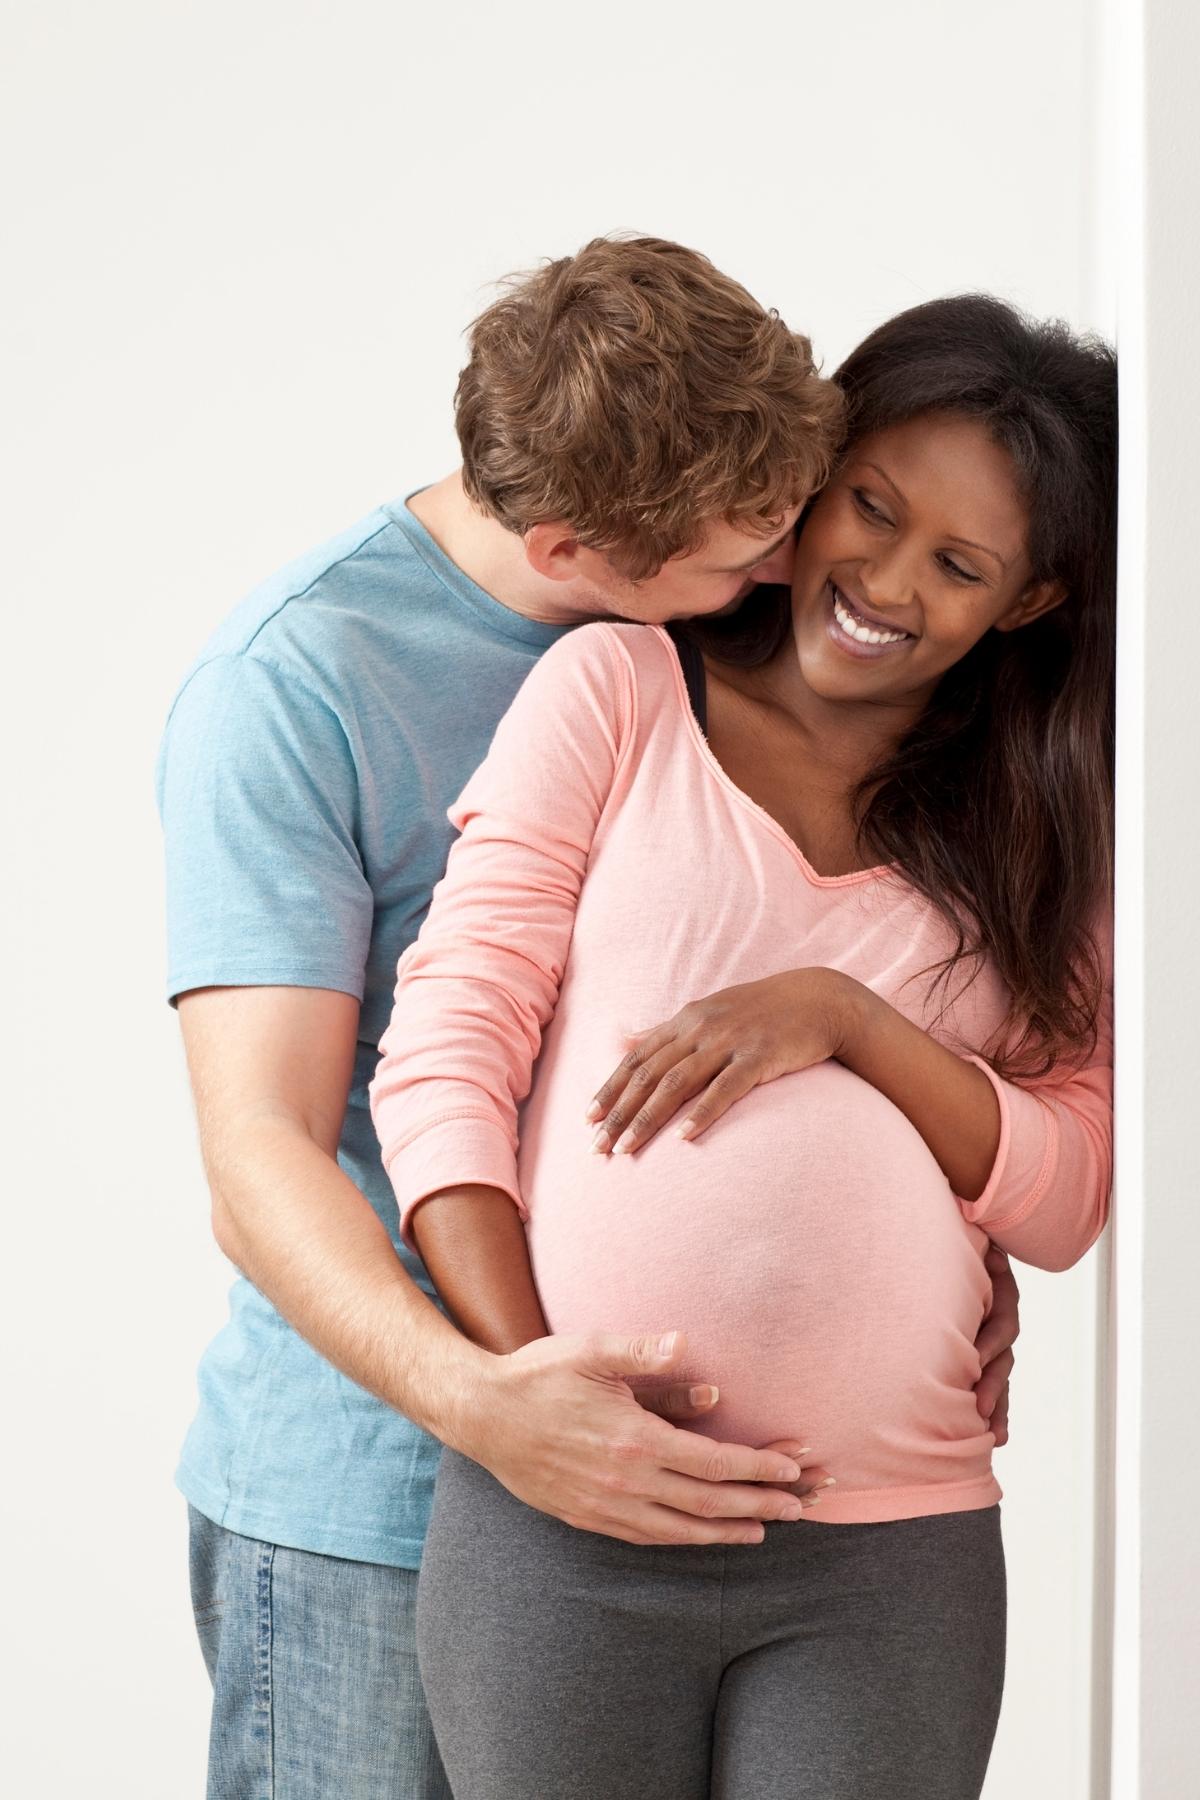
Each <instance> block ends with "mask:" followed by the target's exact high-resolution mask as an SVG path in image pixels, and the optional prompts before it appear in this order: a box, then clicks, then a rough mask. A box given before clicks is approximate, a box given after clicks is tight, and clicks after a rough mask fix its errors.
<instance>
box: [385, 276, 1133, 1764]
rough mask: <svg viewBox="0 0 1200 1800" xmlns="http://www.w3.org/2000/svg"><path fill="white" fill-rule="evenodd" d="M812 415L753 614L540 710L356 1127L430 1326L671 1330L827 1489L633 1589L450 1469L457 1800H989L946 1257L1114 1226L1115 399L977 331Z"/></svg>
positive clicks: (877, 368)
mask: <svg viewBox="0 0 1200 1800" xmlns="http://www.w3.org/2000/svg"><path fill="white" fill-rule="evenodd" d="M836 379H837V380H838V382H839V384H840V386H841V387H842V389H843V390H844V392H845V395H846V400H847V409H848V436H847V442H846V447H845V449H844V451H843V454H842V457H841V459H840V461H839V464H838V466H837V469H836V471H835V474H834V476H833V478H832V480H831V481H830V482H829V484H828V486H827V487H826V488H825V489H824V490H823V491H822V493H821V494H820V495H819V496H818V497H817V499H816V500H815V501H814V502H813V503H812V504H811V506H810V507H809V509H808V512H807V514H806V516H805V518H804V520H803V522H802V527H801V530H800V535H799V539H798V543H797V548H796V555H795V564H794V576H793V582H792V588H791V592H790V595H787V594H784V595H781V596H779V595H776V596H773V595H772V594H771V593H770V592H764V594H763V595H761V596H760V597H759V598H758V599H757V600H756V601H754V602H752V603H751V604H750V607H749V610H747V609H743V611H742V612H741V613H739V614H738V615H737V616H736V617H735V618H734V619H732V620H729V621H725V622H724V623H723V624H722V622H719V621H718V622H715V623H710V625H709V626H708V627H706V628H703V630H702V628H700V627H694V628H689V630H688V631H687V632H686V633H684V632H680V631H676V632H674V633H673V632H669V631H666V630H663V629H660V628H658V627H653V626H637V625H627V624H620V623H613V624H605V623H601V624H595V625H588V626H584V627H582V628H580V629H579V630H577V631H574V632H572V633H570V634H569V635H568V636H567V637H565V638H564V639H562V640H561V641H560V642H559V643H558V644H556V645H555V646H554V647H553V648H552V649H551V650H550V651H549V652H548V653H547V654H546V655H545V656H544V658H543V659H542V661H541V662H540V663H539V665H538V666H537V668H536V669H535V670H534V672H533V673H532V675H531V676H530V677H529V679H528V681H527V683H526V685H525V686H524V688H523V689H522V690H521V692H520V694H519V695H518V697H517V699H516V701H515V702H514V704H513V706H512V708H511V710H510V712H509V713H508V714H507V716H506V718H505V719H504V720H503V721H502V723H501V726H500V729H499V731H498V733H497V736H496V739H495V741H494V744H493V747H492V749H491V751H490V753H489V755H488V758H487V760H486V761H485V763H484V764H483V766H482V767H481V768H480V769H479V770H478V771H477V773H476V774H475V776H474V777H473V778H472V779H471V781H470V782H469V783H468V786H467V788H466V789H465V791H464V793H463V794H462V795H461V797H460V799H459V801H458V802H457V803H456V806H455V808H454V809H453V812H452V815H451V816H452V818H453V820H454V823H455V824H456V825H457V826H458V827H459V828H460V830H461V833H462V835H461V837H460V838H459V840H458V842H457V844H456V845H455V848H454V850H453V852H452V855H451V858H450V863H449V867H448V870H447V874H446V876H445V878H444V880H443V882H442V883H441V885H440V886H439V888H438V890H437V892H436V894H435V897H434V902H433V907H432V910H431V912H430V915H429V918H428V921H427V923H426V925H425V928H424V929H423V931H422V933H421V936H420V939H419V940H418V942H417V943H416V944H414V945H413V946H412V948H411V949H410V950H409V951H408V952H407V953H406V955H405V956H404V958H403V959H402V961H401V965H400V979H399V984H398V987H397V992H396V1010H395V1014H394V1017H393V1020H392V1024H391V1026H390V1028H389V1031H388V1034H387V1036H386V1038H385V1040H384V1052H385V1054H384V1060H383V1063H382V1064H381V1067H380V1071H379V1074H378V1076H377V1079H376V1083H375V1086H374V1090H373V1105H374V1111H375V1116H376V1122H377V1124H378V1127H379V1131H380V1136H381V1140H382V1144H383V1150H384V1158H385V1161H386V1163H387V1165H388V1168H389V1170H390V1173H391V1177H392V1180H393V1183H394V1185H395V1188H396V1192H397V1195H398V1197H399V1201H400V1205H401V1209H402V1217H403V1223H404V1229H405V1231H406V1232H407V1233H408V1234H409V1241H410V1242H414V1243H416V1244H417V1245H418V1247H419V1249H420V1250H421V1252H422V1254H423V1255H424V1256H425V1259H426V1261H427V1263H428V1264H429V1267H430V1270H431V1273H432V1275H433V1277H434V1279H435V1281H436V1283H437V1285H438V1287H439V1290H440V1291H441V1293H442V1295H443V1297H444V1299H445V1301H446V1303H447V1305H448V1307H449V1309H450V1310H451V1312H452V1313H454V1314H455V1316H456V1317H458V1318H459V1319H460V1322H462V1323H463V1324H464V1328H466V1329H469V1330H471V1331H472V1333H473V1334H474V1335H476V1336H478V1337H479V1338H480V1341H484V1342H487V1343H488V1344H489V1347H491V1348H496V1349H512V1348H515V1347H516V1346H517V1345H518V1344H520V1343H525V1342H528V1341H529V1340H530V1339H532V1338H535V1337H538V1336H541V1335H544V1334H545V1333H546V1332H547V1330H548V1331H550V1332H555V1333H557V1332H586V1331H596V1330H604V1331H620V1332H625V1333H632V1332H638V1331H644V1330H654V1329H656V1328H659V1327H662V1326H663V1325H670V1326H674V1327H678V1328H680V1329H682V1330H683V1331H684V1332H685V1334H686V1345H687V1349H688V1353H689V1358H690V1360H691V1362H692V1364H693V1365H694V1368H695V1370H696V1371H701V1370H702V1371H704V1372H706V1373H708V1374H711V1375H713V1376H714V1377H715V1378H716V1379H717V1380H718V1381H719V1384H720V1396H719V1402H718V1405H717V1407H716V1408H715V1409H714V1413H713V1414H712V1415H710V1416H708V1417H706V1419H705V1425H704V1429H705V1431H706V1433H711V1434H712V1435H715V1436H720V1437H725V1438H727V1439H733V1440H739V1441H742V1442H746V1443H755V1444H766V1443H769V1442H774V1441H776V1440H782V1439H796V1438H798V1439H799V1440H800V1441H802V1442H803V1443H804V1444H806V1445H808V1446H810V1447H811V1448H810V1453H809V1456H808V1457H807V1458H806V1459H805V1460H806V1463H807V1462H811V1463H812V1464H815V1465H820V1467H822V1468H823V1469H825V1470H827V1471H828V1472H829V1475H830V1476H831V1477H832V1478H833V1485H830V1486H826V1487H825V1488H824V1489H823V1491H822V1494H821V1499H820V1502H819V1504H817V1505H815V1506H812V1507H810V1508H809V1509H808V1510H806V1511H805V1513H804V1516H803V1520H802V1521H800V1522H788V1521H780V1522H778V1523H772V1524H768V1525H767V1526H766V1527H765V1528H764V1527H762V1526H748V1527H747V1541H748V1543H751V1542H754V1543H755V1544H756V1547H754V1548H749V1547H747V1548H738V1547H733V1548H725V1547H712V1548H710V1547H702V1546H687V1547H680V1548H662V1547H654V1546H651V1547H647V1546H638V1545H631V1544H626V1543H622V1542H619V1541H616V1540H614V1539H610V1538H603V1537H600V1536H597V1535H594V1534H592V1533H588V1532H583V1531H576V1530H573V1529H572V1528H571V1526H570V1525H569V1524H564V1523H563V1522H562V1521H561V1520H559V1519H554V1518H550V1517H548V1516H547V1515H545V1514H544V1513H541V1512H537V1511H535V1510H533V1509H532V1508H528V1507H525V1506H524V1505H522V1503H521V1502H520V1501H519V1500H517V1499H516V1498H515V1497H514V1496H513V1495H512V1494H510V1493H509V1492H508V1491H507V1490H506V1489H505V1488H503V1487H502V1486H501V1485H500V1484H499V1483H498V1482H496V1481H495V1480H494V1479H493V1478H492V1477H491V1476H490V1475H489V1474H488V1473H487V1472H486V1471H485V1470H483V1469H481V1468H479V1467H478V1466H477V1465H475V1464H473V1463H471V1462H469V1461H467V1460H466V1459H464V1458H462V1457H460V1456H458V1455H456V1454H454V1453H453V1452H450V1451H447V1452H446V1453H445V1455H444V1457H443V1461H442V1465H441V1473H440V1477H439V1483H438V1493H437V1500H436V1505H435V1511H434V1518H433V1524H432V1528H431V1532H430V1537H429V1541H428V1546H427V1549H426V1559H425V1563H424V1567H423V1571H422V1588H421V1601H420V1614H419V1625H418V1639H419V1645H420V1654H421V1668H422V1675H423V1679H424V1682H425V1686H426V1691H427V1694H428V1699H429V1704H430V1709H431V1712H432V1716H433V1721H434V1726H435V1730H436V1732H437V1736H438V1741H439V1745H440V1747H441V1750H442V1755H443V1758H444V1761H445V1765H446V1769H447V1772H448V1774H449V1778H450V1781H451V1785H452V1787H453V1789H454V1792H455V1795H456V1796H457V1800H568V1797H571V1800H576V1797H578V1800H706V1797H708V1796H717V1797H720V1800H768V1797H770V1800H777V1797H783V1796H796V1797H797V1800H798V1797H799V1796H808V1795H814V1796H815V1795H820V1796H821V1800H883V1797H884V1796H887V1797H888V1800H898V1797H903V1796H910V1795H911V1796H913V1797H914V1800H915V1797H916V1796H918V1795H919V1796H921V1797H922V1800H931V1797H932V1800H970V1797H971V1796H973V1795H977V1794H978V1792H979V1790H980V1787H981V1785H982V1781H983V1777H984V1772H985V1768H986V1764H987V1758H988V1754H989V1750H990V1746H991V1741H992V1736H993V1733H994V1729H995V1722H996V1717H997V1713H998V1709H999V1701H1000V1691H1001V1685H1002V1679H1003V1661H1004V1566H1003V1553H1002V1548H1001V1542H1000V1529H999V1508H998V1504H997V1502H998V1500H999V1497H1000V1490H999V1488H998V1486H997V1484H996V1481H995V1478H994V1476H993V1474H992V1471H991V1457H990V1452H991V1448H992V1437H991V1434H990V1433H989V1432H988V1431H987V1430H986V1429H985V1427H984V1426H983V1424H982V1422H981V1420H980V1417H979V1413H978V1411H977V1409H976V1406H975V1400H974V1394H973V1384H974V1382H975V1381H976V1380H977V1379H978V1375H979V1362H978V1358H977V1355H976V1353H975V1351H974V1347H973V1340H974V1337H975V1334H976V1331H977V1330H978V1327H979V1322H980V1319H981V1317H982V1315H983V1313H984V1311H985V1310H986V1307H987V1305H988V1300H989V1283H988V1277H987V1272H986V1268H985V1264H984V1255H985V1252H986V1249H987V1245H988V1240H989V1237H990V1238H991V1239H993V1240H995V1241H996V1242H998V1243H999V1244H1001V1245H1002V1246H1004V1247H1005V1248H1006V1249H1008V1250H1010V1251H1011V1252H1012V1253H1013V1254H1015V1255H1016V1256H1018V1257H1022V1258H1024V1259H1025V1260H1027V1261H1029V1262H1032V1263H1035V1264H1037V1265H1039V1266H1041V1267H1044V1268H1065V1267H1066V1266H1068V1265H1069V1264H1071V1263H1073V1262H1074V1261H1075V1260H1076V1259H1077V1258H1078V1257H1080V1256H1082V1255H1083V1253H1084V1252H1085V1250H1086V1249H1087V1248H1088V1246H1089V1245H1090V1244H1091V1243H1092V1242H1093V1241H1094V1239H1095V1238H1096V1236H1097V1235H1098V1233H1099V1232H1100V1230H1101V1229H1102V1227H1103V1224H1104V1219H1105V1214H1106V1208H1107V1199H1108V1191H1109V1182H1110V1161H1111V1153H1110V1142H1111V1117H1110V1096H1111V1069H1110V1065H1111V1048H1110V1043H1111V1038H1110V1023H1109V1019H1110V1011H1109V1000H1108V989H1109V972H1108V971H1109V952H1108V949H1107V942H1108V934H1107V928H1106V924H1105V921H1106V918H1107V894H1108V889H1109V880H1110V860H1111V852H1110V846H1111V828H1110V816H1111V807H1110V801H1111V777H1110V769H1111V748H1112V654H1113V637H1114V536H1115V531H1114V495H1115V464H1116V395H1115V370H1114V365H1113V360H1112V357H1111V354H1110V353H1109V352H1108V350H1107V349H1106V348H1105V347H1103V346H1102V345H1099V344H1096V343H1095V342H1093V341H1090V340H1080V339H1077V338H1075V337H1073V336H1072V335H1071V334H1070V333H1069V332H1067V331H1066V330H1065V328H1063V327H1061V326H1057V325H1050V326H1042V325H1036V324H1031V323H1030V322H1028V321H1026V320H1024V319H1023V318H1021V317H1020V316H1019V315H1017V314H1015V313H1014V312H1012V311H1011V310H1010V309H1009V308H1007V307H1005V306H1004V305H1002V304H1001V303H999V302H996V301H992V300H988V299H986V298H981V297H968V298H964V299H959V300H951V301H941V302H934V303H932V304H930V305H927V306H922V307H918V308H915V309H914V310H912V311H910V312H908V313H905V314H903V315H901V316H900V317H899V318H897V319H895V320H893V321H891V322H890V323H889V324H887V325H885V326H883V327H882V328H881V329H880V330H878V331H877V332H876V333H874V334H873V336H872V337H870V338H869V339H868V340H867V341H866V342H865V343H864V344H863V345H862V346H860V348H859V349H858V350H857V351H855V352H854V353H853V354H852V355H851V356H850V358H849V359H848V361H847V362H846V364H845V365H844V367H843V368H842V369H841V370H840V371H839V374H838V376H837V377H836ZM701 996H707V998H700V997H701ZM539 1049H540V1056H539ZM535 1059H536V1069H535V1067H534V1064H535ZM614 1065H615V1066H616V1073H615V1074H613V1073H611V1071H613V1069H614ZM606 1076H608V1077H609V1079H607V1080H605V1079H604V1078H605V1077H606ZM522 1102H524V1105H523V1106H522V1105H521V1103H522ZM518 1108H520V1112H519V1113H518ZM668 1121H669V1123H668ZM518 1125H519V1129H518ZM664 1126H665V1127H667V1128H666V1129H663V1127H664ZM531 1269H532V1274H531ZM535 1284H536V1285H535ZM680 1479H681V1480H683V1479H685V1478H683V1477H680Z"/></svg>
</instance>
